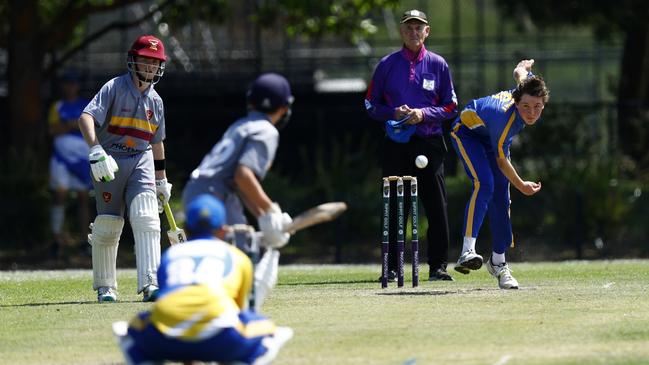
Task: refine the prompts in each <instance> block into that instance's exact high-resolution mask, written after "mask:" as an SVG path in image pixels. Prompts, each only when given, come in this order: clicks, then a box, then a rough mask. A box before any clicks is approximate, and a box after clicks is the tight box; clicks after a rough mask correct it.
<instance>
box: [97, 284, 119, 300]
mask: <svg viewBox="0 0 649 365" xmlns="http://www.w3.org/2000/svg"><path fill="white" fill-rule="evenodd" d="M116 300H117V293H116V292H115V289H113V288H110V287H107V286H102V287H100V288H99V289H97V301H99V302H114V301H116Z"/></svg>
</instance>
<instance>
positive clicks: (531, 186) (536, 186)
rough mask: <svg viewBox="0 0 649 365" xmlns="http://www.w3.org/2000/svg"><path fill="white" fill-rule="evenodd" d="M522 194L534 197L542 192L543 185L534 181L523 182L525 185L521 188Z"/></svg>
mask: <svg viewBox="0 0 649 365" xmlns="http://www.w3.org/2000/svg"><path fill="white" fill-rule="evenodd" d="M518 190H520V192H521V193H523V194H525V195H527V196H530V195H534V194H536V193H538V192H539V190H541V183H540V182H533V181H523V185H522V186H521V187H520V189H518Z"/></svg>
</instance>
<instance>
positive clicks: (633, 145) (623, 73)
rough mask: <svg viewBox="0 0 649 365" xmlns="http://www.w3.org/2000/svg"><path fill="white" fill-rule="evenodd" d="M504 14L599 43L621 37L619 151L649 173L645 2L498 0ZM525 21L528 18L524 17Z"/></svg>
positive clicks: (648, 32) (648, 25)
mask: <svg viewBox="0 0 649 365" xmlns="http://www.w3.org/2000/svg"><path fill="white" fill-rule="evenodd" d="M498 5H499V6H500V7H501V9H502V10H503V12H504V13H505V14H510V15H511V14H516V15H517V17H516V18H517V19H525V18H528V19H531V20H532V21H533V22H534V23H535V24H537V25H538V26H540V27H541V28H547V27H551V26H557V25H558V26H561V25H586V26H589V27H591V28H592V29H593V31H594V34H595V35H596V36H597V37H598V38H600V39H606V38H609V37H612V36H615V35H620V36H622V37H623V39H624V50H623V55H622V62H621V68H620V80H619V82H618V90H617V110H618V132H619V137H620V147H621V149H622V151H623V153H625V154H626V155H627V156H628V157H630V158H631V159H632V161H633V162H635V164H636V167H637V168H638V172H642V171H647V169H648V168H649V154H647V152H646V146H647V144H648V143H649V128H647V124H648V123H649V113H648V112H649V22H647V17H648V16H649V7H647V3H646V2H645V1H643V0H618V1H614V2H611V1H577V0H547V1H532V0H522V1H509V0H498ZM521 15H524V16H521Z"/></svg>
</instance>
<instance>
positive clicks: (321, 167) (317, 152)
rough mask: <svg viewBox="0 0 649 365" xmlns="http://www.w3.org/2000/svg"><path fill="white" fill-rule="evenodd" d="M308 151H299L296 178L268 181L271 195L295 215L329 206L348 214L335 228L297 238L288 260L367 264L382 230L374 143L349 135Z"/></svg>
mask: <svg viewBox="0 0 649 365" xmlns="http://www.w3.org/2000/svg"><path fill="white" fill-rule="evenodd" d="M309 147H310V148H309V149H308V150H307V149H306V148H302V149H301V151H300V157H299V158H300V161H301V164H300V168H299V171H300V172H299V175H298V176H295V177H286V175H284V176H285V177H284V178H281V177H280V176H279V175H276V174H275V173H272V174H271V176H270V177H269V178H267V180H266V181H265V186H267V190H268V192H269V195H270V196H272V197H273V198H274V199H276V200H277V201H280V202H282V207H283V209H285V210H287V211H289V212H291V213H292V214H293V215H295V214H297V213H298V212H301V211H304V210H306V209H308V208H311V207H313V206H315V205H318V204H321V203H324V202H328V201H344V202H346V203H347V205H348V210H347V211H346V212H345V213H343V215H342V216H341V217H340V218H339V219H337V220H336V221H334V222H331V223H325V224H323V225H321V226H316V227H313V228H311V229H309V230H305V231H303V232H300V233H298V234H297V235H296V236H295V237H294V238H293V241H292V242H294V244H291V245H289V246H287V249H286V252H285V254H287V255H288V256H289V257H291V255H293V258H300V259H301V260H305V259H306V260H311V259H316V260H318V261H319V262H322V261H323V260H326V261H340V260H345V261H357V260H367V251H368V250H371V248H368V243H371V242H373V241H372V239H373V238H374V237H375V236H376V234H377V232H378V226H379V214H377V212H379V202H380V186H381V181H380V171H379V168H378V165H377V164H376V163H374V162H375V159H374V158H372V157H371V156H370V155H371V153H372V151H376V150H377V145H376V140H375V139H373V138H372V136H371V135H369V134H365V135H363V136H361V137H360V138H359V139H356V138H355V137H353V136H352V135H350V134H346V135H343V136H341V139H339V140H338V139H335V138H331V139H328V140H323V141H321V143H318V144H317V145H315V146H313V145H312V146H309ZM295 242H298V243H295ZM351 247H353V249H350V248H351ZM343 251H344V254H343Z"/></svg>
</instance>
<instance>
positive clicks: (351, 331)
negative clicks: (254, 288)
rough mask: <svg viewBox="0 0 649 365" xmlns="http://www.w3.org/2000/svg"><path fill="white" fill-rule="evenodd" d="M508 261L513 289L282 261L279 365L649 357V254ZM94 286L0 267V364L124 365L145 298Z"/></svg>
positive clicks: (65, 276)
mask: <svg viewBox="0 0 649 365" xmlns="http://www.w3.org/2000/svg"><path fill="white" fill-rule="evenodd" d="M511 265H512V269H513V270H514V276H515V277H516V278H517V279H518V281H519V282H520V284H521V289H520V290H518V291H503V290H499V289H497V285H496V281H495V279H493V278H491V277H490V276H488V274H487V272H486V271H485V270H484V269H481V270H480V271H478V272H473V273H471V274H470V275H468V276H461V275H460V274H457V273H456V274H455V275H454V276H455V278H456V281H455V282H443V283H441V282H434V283H433V282H422V283H421V285H420V287H419V288H416V289H413V288H410V287H408V285H409V284H410V283H406V287H405V288H403V289H397V288H396V287H395V285H394V284H392V283H391V284H392V286H391V287H390V288H389V289H387V290H381V289H380V284H379V283H378V282H376V281H375V280H376V278H377V277H378V274H379V270H380V267H379V265H378V264H377V265H353V266H300V265H297V266H282V267H281V268H280V280H279V285H278V286H277V288H276V289H275V291H274V292H273V293H272V294H271V297H270V298H269V299H268V300H267V302H266V303H265V305H264V312H265V313H266V314H268V315H269V316H270V317H272V318H273V319H274V320H275V322H276V323H278V324H281V325H288V326H291V327H293V329H294V330H295V337H294V338H293V340H291V341H290V342H289V343H288V344H287V345H286V347H285V348H284V349H283V350H282V352H281V354H280V357H279V358H278V359H277V361H276V362H275V363H276V364H395V365H396V364H409V365H413V364H454V365H458V364H488V365H496V364H497V365H504V364H508V365H509V364H649V346H648V345H649V290H648V288H649V261H641V260H634V261H594V262H565V263H512V264H511ZM406 273H407V278H409V275H410V273H409V270H407V271H406ZM422 274H427V268H425V267H422ZM91 281H92V274H91V272H90V271H86V270H76V271H36V272H24V271H20V272H0V324H1V328H2V330H1V331H0V364H114V363H120V362H121V355H120V353H119V351H118V349H117V347H116V345H115V343H114V342H113V338H112V335H111V331H110V324H111V323H112V322H114V321H116V320H121V319H129V318H130V317H131V316H133V315H134V314H135V313H136V312H138V311H140V310H144V309H146V308H147V307H148V305H147V304H144V303H140V302H139V300H140V296H138V295H135V272H134V270H120V275H119V284H120V288H119V291H120V297H119V299H120V302H118V303H110V304H98V303H96V301H95V300H96V299H95V293H94V292H93V291H92V290H91Z"/></svg>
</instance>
